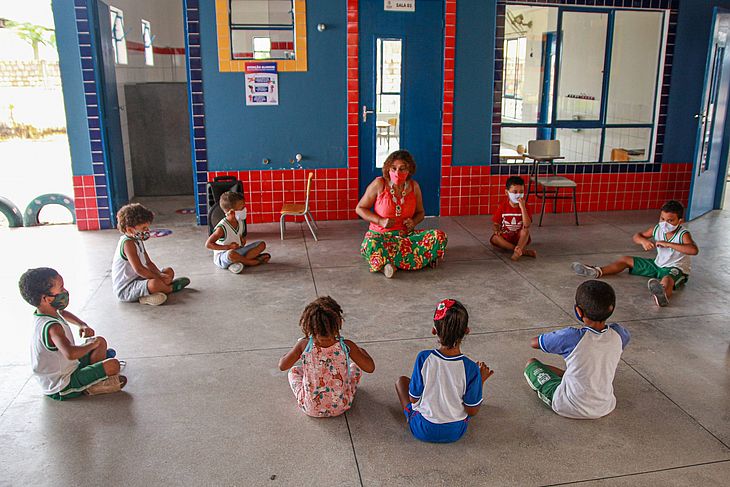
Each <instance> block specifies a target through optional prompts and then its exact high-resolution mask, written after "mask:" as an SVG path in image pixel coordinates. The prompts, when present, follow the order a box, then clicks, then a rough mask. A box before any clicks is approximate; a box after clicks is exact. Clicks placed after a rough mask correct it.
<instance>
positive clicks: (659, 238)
mask: <svg viewBox="0 0 730 487" xmlns="http://www.w3.org/2000/svg"><path fill="white" fill-rule="evenodd" d="M685 233H689V232H688V231H687V230H685V229H684V227H682V226H681V225H680V226H679V228H677V229H676V230H675V231H674V235H673V236H672V238H667V233H666V232H664V231H663V230H662V229H661V228H660V227H659V225H657V226H655V227H654V241H655V242H671V243H675V244H681V243H682V241H683V239H684V234H685ZM654 263H655V264H656V265H657V266H659V267H676V268H677V269H679V270H681V271H682V272H684V273H685V274H687V275H689V271H690V256H689V255H687V254H683V253H682V252H679V251H677V250H674V249H670V248H668V247H657V248H656V259H654Z"/></svg>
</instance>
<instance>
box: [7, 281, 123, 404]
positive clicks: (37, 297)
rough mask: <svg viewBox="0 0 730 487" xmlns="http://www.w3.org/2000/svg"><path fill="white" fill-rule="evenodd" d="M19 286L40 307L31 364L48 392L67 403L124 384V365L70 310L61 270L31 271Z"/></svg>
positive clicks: (37, 314) (46, 392) (34, 304)
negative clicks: (75, 328)
mask: <svg viewBox="0 0 730 487" xmlns="http://www.w3.org/2000/svg"><path fill="white" fill-rule="evenodd" d="M18 287H19V288H20V294H21V295H22V296H23V299H25V300H26V301H27V302H28V303H29V304H31V305H33V306H35V307H36V312H35V313H34V314H33V316H34V317H35V329H34V331H33V342H32V343H31V363H32V365H33V373H34V374H35V376H36V378H37V379H38V382H39V383H40V385H41V388H42V389H43V393H44V394H45V395H47V396H48V397H50V398H51V399H55V400H58V401H63V400H66V399H70V398H72V397H77V396H80V395H82V394H84V393H86V394H89V395H92V394H106V393H110V392H117V391H119V390H121V389H122V387H124V385H125V384H126V383H127V378H126V377H124V376H123V375H119V371H120V370H121V364H120V362H119V360H117V359H115V358H113V357H114V356H115V355H116V352H115V351H114V350H113V349H111V348H109V349H107V344H106V340H104V338H102V337H100V336H94V330H92V329H91V327H89V326H88V325H87V324H86V323H84V322H83V321H82V320H81V319H80V318H78V317H77V316H76V315H74V314H73V313H71V312H70V311H66V306H68V300H69V294H68V291H67V290H66V289H65V288H64V287H63V278H62V277H61V276H60V275H59V274H58V272H56V271H55V270H54V269H51V268H48V267H40V268H38V269H29V270H28V271H26V272H25V273H24V274H23V275H22V276H21V277H20V281H19V282H18ZM69 322H70V323H73V324H75V325H77V326H78V327H79V335H80V336H81V338H85V339H86V343H84V344H83V345H76V344H75V342H74V336H73V333H72V332H71V327H70V326H69V325H68V323H69Z"/></svg>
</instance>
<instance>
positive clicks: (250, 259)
mask: <svg viewBox="0 0 730 487" xmlns="http://www.w3.org/2000/svg"><path fill="white" fill-rule="evenodd" d="M264 249H266V244H265V243H264V242H261V243H260V244H258V245H257V246H256V247H254V248H252V249H251V250H249V251H248V252H246V255H241V254H239V253H238V252H236V251H235V250H229V251H228V258H229V259H230V260H231V262H240V263H241V264H243V265H245V266H257V265H259V264H263V263H266V262H268V261H269V259H270V258H271V257H270V256H268V255H266V256H264V257H263V258H262V259H261V260H259V259H258V258H257V257H258V256H259V255H260V254H261V252H263V251H264Z"/></svg>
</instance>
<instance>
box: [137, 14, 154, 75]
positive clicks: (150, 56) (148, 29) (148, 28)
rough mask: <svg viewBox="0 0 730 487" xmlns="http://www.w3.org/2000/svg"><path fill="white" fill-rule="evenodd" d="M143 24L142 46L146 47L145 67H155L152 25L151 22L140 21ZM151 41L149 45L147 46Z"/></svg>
mask: <svg viewBox="0 0 730 487" xmlns="http://www.w3.org/2000/svg"><path fill="white" fill-rule="evenodd" d="M140 21H141V23H142V45H143V46H144V64H145V66H154V65H155V52H154V49H153V47H152V41H153V40H154V39H155V38H154V36H153V35H152V24H151V23H150V21H149V20H145V19H140ZM145 33H146V35H145ZM148 40H149V45H148V44H147V42H148Z"/></svg>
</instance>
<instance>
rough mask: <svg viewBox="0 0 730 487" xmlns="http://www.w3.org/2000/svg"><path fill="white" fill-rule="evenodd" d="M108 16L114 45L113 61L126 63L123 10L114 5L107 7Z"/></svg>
mask: <svg viewBox="0 0 730 487" xmlns="http://www.w3.org/2000/svg"><path fill="white" fill-rule="evenodd" d="M109 17H110V20H111V23H112V43H113V45H114V62H115V63H116V64H127V41H126V39H125V37H126V36H127V34H126V33H125V32H124V12H122V11H121V10H119V9H118V8H116V7H112V6H110V7H109Z"/></svg>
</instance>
